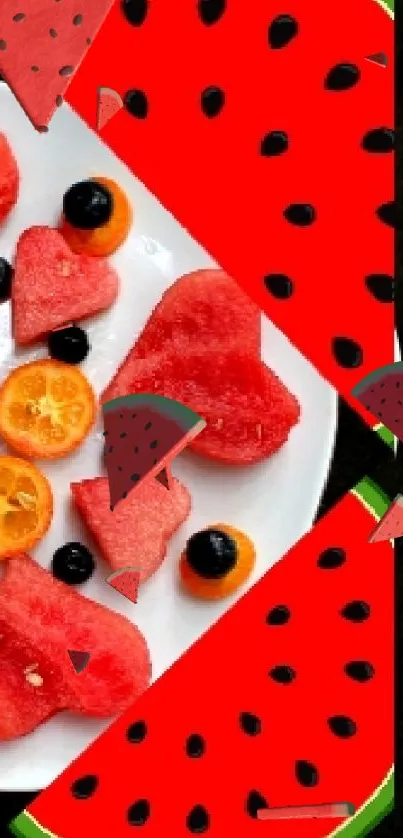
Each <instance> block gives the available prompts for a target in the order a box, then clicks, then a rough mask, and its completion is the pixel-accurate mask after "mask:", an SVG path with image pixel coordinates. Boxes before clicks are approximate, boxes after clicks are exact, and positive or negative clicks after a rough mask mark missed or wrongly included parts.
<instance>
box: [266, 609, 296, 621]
mask: <svg viewBox="0 0 403 838" xmlns="http://www.w3.org/2000/svg"><path fill="white" fill-rule="evenodd" d="M290 617H291V614H290V609H289V608H287V606H286V605H276V606H275V608H272V609H271V611H269V613H268V615H267V617H266V623H267V624H268V625H269V626H284V625H285V624H286V623H288V621H289V619H290Z"/></svg>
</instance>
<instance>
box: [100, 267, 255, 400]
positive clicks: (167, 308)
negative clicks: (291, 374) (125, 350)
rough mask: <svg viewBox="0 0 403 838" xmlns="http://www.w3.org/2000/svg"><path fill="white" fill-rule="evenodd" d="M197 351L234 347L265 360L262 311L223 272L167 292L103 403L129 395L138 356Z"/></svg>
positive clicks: (189, 278) (204, 274)
mask: <svg viewBox="0 0 403 838" xmlns="http://www.w3.org/2000/svg"><path fill="white" fill-rule="evenodd" d="M195 349H197V351H202V350H203V351H204V350H208V351H209V352H212V353H215V354H217V355H219V354H221V352H223V351H228V350H230V349H234V350H237V351H239V352H244V353H245V354H250V355H252V356H253V357H259V358H260V312H259V309H258V308H257V306H256V305H255V304H254V303H252V301H251V300H250V299H249V297H247V295H246V294H245V293H244V292H243V291H242V290H241V289H240V288H239V286H238V285H237V283H236V282H234V280H233V279H231V278H230V277H229V276H227V274H225V273H224V272H223V271H220V270H201V271H194V272H193V273H190V274H186V275H185V276H182V277H180V279H178V280H177V281H176V282H175V283H174V284H173V285H172V286H171V287H170V288H168V290H167V291H165V294H164V295H163V297H162V299H161V301H160V303H159V304H158V305H157V306H156V308H155V309H154V311H153V313H152V314H151V317H150V319H149V320H148V322H147V324H146V326H145V328H144V330H143V332H142V333H141V335H140V337H139V338H138V340H137V341H136V343H135V345H134V347H133V349H132V350H131V352H130V353H129V355H128V356H127V358H126V359H125V361H124V362H123V364H122V366H121V367H120V369H119V370H118V372H117V373H116V375H115V377H114V378H113V380H112V382H111V384H110V385H109V387H108V388H107V389H106V391H105V393H104V395H103V400H104V401H109V400H111V399H114V398H117V397H119V396H125V395H126V394H127V393H128V392H129V389H128V385H129V384H130V383H131V382H132V381H133V378H134V370H136V361H137V359H138V358H150V356H151V355H159V354H160V353H163V352H167V353H169V354H170V353H177V354H178V355H185V356H186V355H187V354H188V353H189V351H190V350H193V351H194V350H195Z"/></svg>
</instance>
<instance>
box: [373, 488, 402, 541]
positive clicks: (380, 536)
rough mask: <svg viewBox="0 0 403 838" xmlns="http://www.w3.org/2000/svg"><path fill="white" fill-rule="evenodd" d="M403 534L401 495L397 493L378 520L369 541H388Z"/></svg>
mask: <svg viewBox="0 0 403 838" xmlns="http://www.w3.org/2000/svg"><path fill="white" fill-rule="evenodd" d="M402 536H403V495H397V496H396V497H395V499H394V501H392V503H391V505H390V506H389V509H387V510H386V512H385V514H384V515H383V517H382V518H381V520H380V521H379V524H378V525H377V526H376V527H375V529H374V531H373V533H372V534H371V536H370V538H369V541H370V542H371V543H376V542H378V541H388V540H389V539H394V538H401V537H402Z"/></svg>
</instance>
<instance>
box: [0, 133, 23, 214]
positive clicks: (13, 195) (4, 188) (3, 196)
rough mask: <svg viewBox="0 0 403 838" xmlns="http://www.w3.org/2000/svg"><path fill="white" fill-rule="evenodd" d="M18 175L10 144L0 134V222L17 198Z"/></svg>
mask: <svg viewBox="0 0 403 838" xmlns="http://www.w3.org/2000/svg"><path fill="white" fill-rule="evenodd" d="M19 182H20V175H19V171H18V166H17V162H16V160H15V157H14V155H13V152H12V150H11V147H10V144H9V142H8V140H7V138H6V137H5V136H4V134H0V224H1V223H2V222H3V221H4V219H5V218H7V216H8V214H9V212H10V211H11V210H12V208H13V206H14V204H16V202H17V198H18V188H19Z"/></svg>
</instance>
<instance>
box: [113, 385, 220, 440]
mask: <svg viewBox="0 0 403 838" xmlns="http://www.w3.org/2000/svg"><path fill="white" fill-rule="evenodd" d="M128 407H129V408H135V407H136V408H139V407H148V408H151V409H154V410H155V411H156V413H159V414H160V415H162V416H165V417H166V418H167V419H171V420H173V421H175V422H177V423H178V424H179V425H180V427H181V428H182V430H183V431H190V430H191V429H192V428H195V427H196V426H197V427H198V428H200V430H203V428H204V427H205V425H206V422H205V420H204V419H202V418H201V416H199V415H198V413H195V411H194V410H191V408H190V407H186V405H184V404H182V403H181V402H177V401H175V399H168V398H166V397H165V396H157V395H155V393H134V394H132V395H131V396H120V397H119V398H118V399H112V401H109V402H105V404H104V405H103V412H104V414H105V413H114V412H115V411H117V410H120V409H122V408H128Z"/></svg>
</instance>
